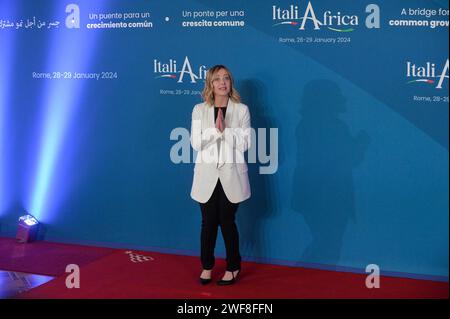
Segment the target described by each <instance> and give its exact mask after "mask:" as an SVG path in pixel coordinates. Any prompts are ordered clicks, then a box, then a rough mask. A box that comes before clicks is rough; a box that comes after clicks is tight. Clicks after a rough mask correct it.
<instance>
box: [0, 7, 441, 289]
mask: <svg viewBox="0 0 450 319" xmlns="http://www.w3.org/2000/svg"><path fill="white" fill-rule="evenodd" d="M219 63H220V64H225V65H227V66H228V67H229V68H230V69H231V70H232V72H233V74H234V77H235V80H236V87H237V89H238V91H239V92H240V93H241V95H242V98H243V101H244V103H245V104H247V105H248V106H249V108H250V111H251V115H252V127H254V128H255V129H257V128H267V129H268V128H276V129H278V135H277V136H275V135H272V137H273V138H275V137H277V138H276V139H275V140H274V139H273V140H272V141H270V139H269V136H268V135H267V136H266V141H265V140H264V139H262V137H263V136H262V135H260V134H258V138H259V140H258V143H257V144H256V145H254V147H257V148H258V147H259V148H260V147H261V146H262V145H265V146H267V152H269V150H270V149H271V148H270V147H272V154H271V155H272V158H271V160H272V162H271V164H272V165H274V164H276V163H277V164H278V165H276V168H277V170H276V172H275V173H274V174H260V168H261V167H264V166H268V165H269V163H264V161H263V160H262V158H261V157H258V161H257V163H251V164H250V165H249V169H250V170H249V174H250V181H251V187H252V197H251V199H250V200H248V201H246V202H244V203H242V204H241V206H240V208H239V213H238V218H237V219H238V227H239V230H240V234H241V249H242V255H243V257H244V258H245V259H246V260H259V261H264V262H273V263H279V264H288V265H297V266H312V267H319V268H326V269H343V270H345V269H348V270H351V271H364V269H365V267H366V265H368V264H373V263H374V264H377V265H379V266H380V268H381V271H382V272H383V271H384V272H387V273H391V274H398V275H400V276H419V277H424V276H425V277H427V278H430V276H432V278H435V279H441V280H448V279H447V278H448V191H449V189H448V176H449V175H448V107H449V101H448V74H449V72H448V2H447V1H420V0H411V1H408V2H405V1H389V2H386V1H384V2H380V1H378V3H377V2H371V1H370V0H367V1H354V0H351V1H350V0H348V1H347V0H346V1H331V0H330V1H325V0H322V1H319V0H313V1H310V2H308V1H298V0H297V1H284V0H283V1H281V0H277V1H222V0H215V1H206V0H205V1H181V0H175V1H117V0H115V1H87V0H83V1H81V0H78V1H73V2H70V1H67V2H64V1H26V0H21V1H17V0H10V1H9V0H0V235H1V236H10V237H13V236H14V235H15V231H16V226H17V219H18V217H19V216H20V215H21V214H23V213H24V212H25V211H27V212H29V213H31V214H33V215H35V216H36V217H37V218H38V219H39V220H40V221H41V222H42V224H43V228H42V229H41V232H40V236H41V238H42V239H45V240H48V241H59V242H70V243H85V244H93V245H103V246H112V247H127V248H140V249H147V250H158V251H167V252H175V253H182V254H192V255H197V254H198V253H199V239H200V235H199V234H200V211H199V206H198V204H197V203H195V202H194V201H193V200H192V199H191V198H190V196H189V193H190V187H191V182H192V175H193V164H192V163H174V162H173V161H172V160H171V157H170V152H171V148H172V147H173V146H174V145H175V144H176V143H177V142H179V141H180V140H181V136H177V135H175V136H174V138H175V139H174V140H173V139H171V138H170V136H171V133H172V132H173V130H174V129H176V128H185V129H186V130H189V128H190V117H191V111H192V107H193V106H194V105H195V104H196V103H199V102H200V101H201V99H200V95H199V92H201V90H202V88H203V85H204V72H205V70H206V69H208V68H209V67H211V66H213V65H214V64H219ZM181 131H182V132H187V131H183V130H181ZM273 132H274V131H273ZM275 142H277V143H278V148H277V149H276V148H273V147H274V143H275ZM275 155H276V156H275ZM191 158H192V154H191ZM217 253H218V255H223V254H224V248H223V242H222V240H221V238H220V236H219V240H218V245H217Z"/></svg>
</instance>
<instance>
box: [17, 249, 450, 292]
mask: <svg viewBox="0 0 450 319" xmlns="http://www.w3.org/2000/svg"><path fill="white" fill-rule="evenodd" d="M68 249H69V250H70V249H71V248H70V247H68ZM133 253H134V254H141V255H144V256H148V257H151V258H152V259H150V260H147V261H144V262H132V261H131V259H130V255H129V254H127V253H126V251H125V250H118V251H116V252H114V253H112V254H109V255H107V256H105V257H103V258H101V259H99V260H96V261H94V262H92V263H90V264H88V265H85V266H83V267H81V274H80V284H81V287H80V288H79V289H67V288H66V286H65V279H66V277H65V275H63V276H61V277H59V278H57V279H55V280H53V281H50V282H48V283H47V284H44V285H42V286H40V287H37V288H35V289H33V290H31V291H28V292H26V293H23V294H21V295H20V296H19V298H136V299H141V298H171V299H202V298H223V299H227V298H246V299H249V298H251V299H259V298H273V299H278V298H286V299H291V298H295V299H297V298H337V299H341V298H358V299H360V298H448V283H443V282H432V281H424V280H412V279H402V278H393V277H382V278H381V288H379V289H367V288H366V287H365V278H366V276H365V275H360V274H352V273H343V272H333V271H323V270H311V269H305V268H298V267H286V266H276V265H267V264H257V263H251V262H245V263H243V265H242V276H241V277H240V279H239V281H238V282H237V283H236V284H235V285H233V286H226V287H222V286H217V285H216V284H215V282H213V283H211V284H209V285H207V286H201V285H200V284H199V283H198V280H197V277H198V276H199V274H200V263H199V260H198V258H197V257H189V256H179V255H170V254H161V253H152V252H133ZM44 264H48V263H44ZM223 271H224V261H223V260H218V262H217V266H216V268H215V269H214V273H213V274H214V279H215V280H217V279H219V278H220V276H221V274H222V272H223Z"/></svg>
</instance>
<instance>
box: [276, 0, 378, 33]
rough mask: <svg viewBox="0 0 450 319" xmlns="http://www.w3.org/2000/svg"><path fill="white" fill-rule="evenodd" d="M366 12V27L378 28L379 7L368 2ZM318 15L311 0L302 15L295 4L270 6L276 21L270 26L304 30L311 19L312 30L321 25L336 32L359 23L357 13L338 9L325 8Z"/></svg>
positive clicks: (353, 27)
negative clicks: (282, 6) (325, 9)
mask: <svg viewBox="0 0 450 319" xmlns="http://www.w3.org/2000/svg"><path fill="white" fill-rule="evenodd" d="M366 12H367V13H369V15H368V16H367V17H366V21H365V23H366V27H367V28H368V29H372V28H377V29H378V28H380V8H379V7H378V6H377V5H376V4H369V5H368V6H367V7H366ZM318 17H319V18H320V16H319V15H317V14H316V12H315V11H314V8H313V6H312V4H311V1H309V2H308V4H307V6H306V8H305V11H304V13H303V16H301V14H300V11H299V6H296V5H290V6H289V7H288V8H281V7H278V6H276V5H274V6H272V20H274V22H276V23H274V24H272V27H276V26H281V25H289V26H295V27H297V26H298V30H305V27H306V25H307V21H311V23H312V24H313V26H314V30H321V28H322V27H326V28H328V29H329V30H331V31H336V32H352V31H354V30H355V28H356V27H357V26H358V25H359V17H358V16H357V15H354V14H351V15H348V14H343V13H341V12H340V11H338V12H336V13H333V12H332V11H330V10H327V11H325V12H324V13H323V14H322V16H321V20H320V19H319V18H318ZM277 21H278V22H277Z"/></svg>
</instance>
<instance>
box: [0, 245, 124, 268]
mask: <svg viewBox="0 0 450 319" xmlns="http://www.w3.org/2000/svg"><path fill="white" fill-rule="evenodd" d="M114 251H116V250H115V249H111V248H101V247H91V246H81V245H66V244H59V243H50V242H42V241H37V242H33V243H29V244H26V245H24V244H19V243H17V241H16V240H15V239H14V238H0V269H1V270H10V271H17V272H25V273H32V274H40V275H48V276H59V275H62V274H64V273H65V271H66V266H67V265H69V264H77V265H79V266H80V267H81V266H84V265H87V264H89V263H91V262H92V261H94V260H96V259H99V258H101V257H104V256H107V255H109V254H111V253H113V252H114Z"/></svg>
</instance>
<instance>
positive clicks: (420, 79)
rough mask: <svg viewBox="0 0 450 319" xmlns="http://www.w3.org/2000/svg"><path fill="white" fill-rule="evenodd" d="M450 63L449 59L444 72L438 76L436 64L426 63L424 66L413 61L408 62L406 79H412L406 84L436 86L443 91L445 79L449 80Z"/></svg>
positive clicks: (443, 69)
mask: <svg viewBox="0 0 450 319" xmlns="http://www.w3.org/2000/svg"><path fill="white" fill-rule="evenodd" d="M448 69H449V63H448V59H447V61H446V62H445V65H444V67H443V68H442V72H441V73H440V74H437V75H436V64H435V63H432V62H426V63H425V64H424V65H417V64H415V63H412V62H411V61H407V62H406V77H407V78H412V80H409V81H408V82H406V84H412V83H426V84H435V83H436V82H437V84H436V87H435V88H436V89H442V84H443V83H444V80H445V79H448Z"/></svg>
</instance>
